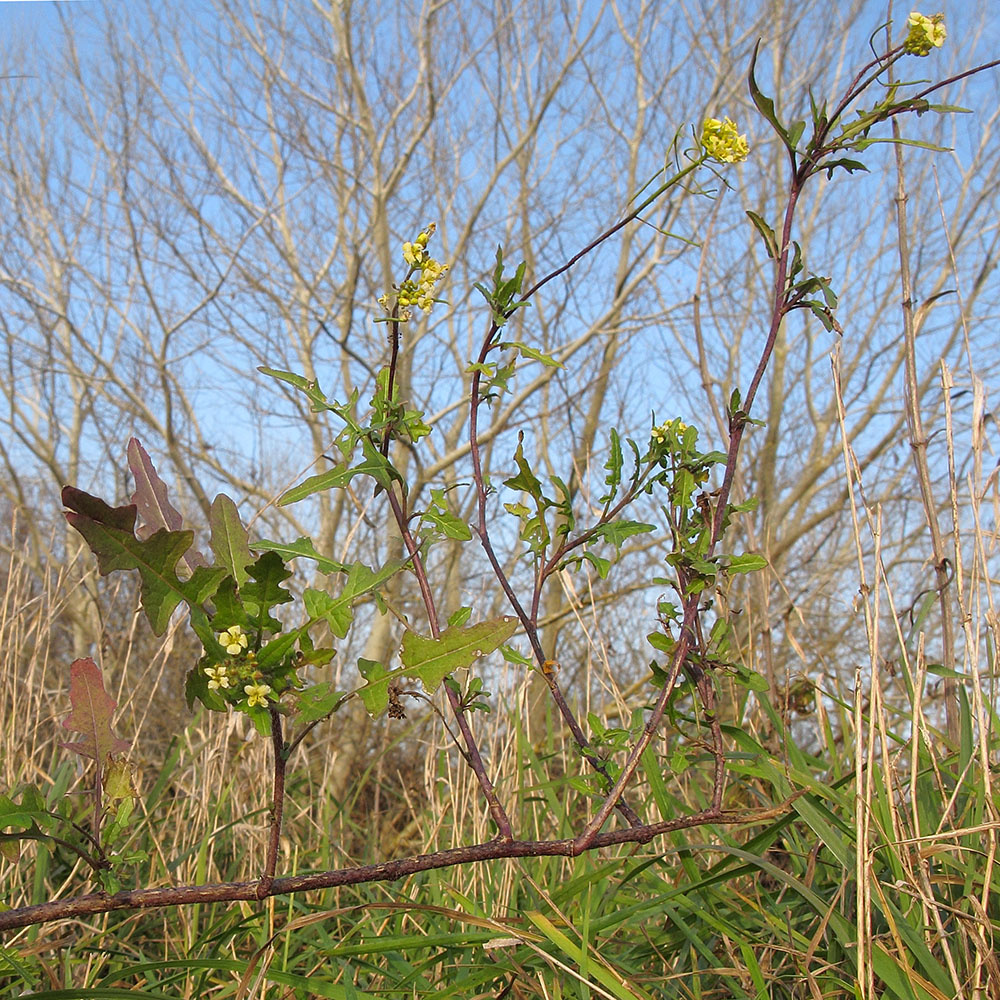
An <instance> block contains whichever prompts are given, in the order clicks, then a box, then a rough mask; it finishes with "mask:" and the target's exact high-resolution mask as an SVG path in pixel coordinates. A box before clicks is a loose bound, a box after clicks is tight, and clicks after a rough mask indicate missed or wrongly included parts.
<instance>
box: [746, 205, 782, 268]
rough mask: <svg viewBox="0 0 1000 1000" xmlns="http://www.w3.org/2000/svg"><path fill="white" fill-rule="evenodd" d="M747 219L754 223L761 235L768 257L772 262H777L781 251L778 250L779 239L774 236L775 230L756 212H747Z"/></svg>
mask: <svg viewBox="0 0 1000 1000" xmlns="http://www.w3.org/2000/svg"><path fill="white" fill-rule="evenodd" d="M747 218H749V220H750V221H751V222H752V223H753V226H754V229H756V230H757V232H758V233H760V237H761V239H762V240H763V241H764V248H765V249H766V250H767V255H768V257H770V258H771V260H777V259H778V256H779V254H780V250H779V249H778V238H777V236H775V235H774V230H773V229H772V228H771V227H770V226H769V225H768V224H767V223H766V222H765V221H764V220H763V218H761V216H759V215H758V214H757V213H756V212H747Z"/></svg>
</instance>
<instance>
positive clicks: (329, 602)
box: [302, 559, 409, 639]
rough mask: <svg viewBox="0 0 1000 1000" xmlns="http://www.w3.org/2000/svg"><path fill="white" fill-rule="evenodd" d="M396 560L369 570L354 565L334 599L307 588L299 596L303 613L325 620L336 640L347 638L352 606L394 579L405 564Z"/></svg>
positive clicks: (352, 618)
mask: <svg viewBox="0 0 1000 1000" xmlns="http://www.w3.org/2000/svg"><path fill="white" fill-rule="evenodd" d="M408 561H409V560H407V559H398V560H393V561H391V562H388V563H386V564H385V565H384V566H380V567H379V568H378V569H377V570H373V569H369V568H368V567H367V566H365V565H364V563H353V564H352V565H351V566H350V567H348V571H347V579H346V580H345V581H344V586H343V588H342V589H341V591H340V593H339V594H338V595H337V596H336V597H334V596H333V595H331V594H328V593H326V591H323V590H313V589H312V588H309V589H307V590H306V591H305V593H304V594H303V595H302V601H303V603H304V604H305V608H306V613H307V614H308V615H309V617H310V618H311V619H312V620H313V621H314V622H316V621H320V620H323V621H325V622H326V623H327V624H328V625H329V626H330V629H331V631H332V632H333V634H334V635H335V636H336V637H337V638H338V639H343V638H344V636H346V635H347V632H348V630H349V629H350V627H351V622H352V621H353V620H354V612H353V610H352V608H353V605H354V603H355V602H356V601H357V600H358V599H359V598H361V597H363V596H364V595H365V594H368V593H371V592H372V591H374V590H375V589H376V588H377V587H380V586H381V585H382V584H383V583H385V581H386V580H388V579H389V578H390V577H392V576H395V574H396V573H398V572H399V571H400V570H401V569H402V568H403V567H404V566H405V565H406V564H407V562H408Z"/></svg>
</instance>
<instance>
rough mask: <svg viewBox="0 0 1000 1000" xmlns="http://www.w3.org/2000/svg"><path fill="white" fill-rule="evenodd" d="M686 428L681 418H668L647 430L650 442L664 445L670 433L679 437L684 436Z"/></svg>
mask: <svg viewBox="0 0 1000 1000" xmlns="http://www.w3.org/2000/svg"><path fill="white" fill-rule="evenodd" d="M686 430H687V424H686V423H684V422H683V421H682V420H676V419H675V420H668V421H667V422H666V423H665V424H660V426H659V427H654V428H653V429H652V430H651V431H650V432H649V436H650V439H651V443H652V444H658V445H664V444H666V443H667V439H668V438H669V437H670V435H671V434H673V435H674V436H675V437H677V438H681V437H683V436H684V432H685V431H686Z"/></svg>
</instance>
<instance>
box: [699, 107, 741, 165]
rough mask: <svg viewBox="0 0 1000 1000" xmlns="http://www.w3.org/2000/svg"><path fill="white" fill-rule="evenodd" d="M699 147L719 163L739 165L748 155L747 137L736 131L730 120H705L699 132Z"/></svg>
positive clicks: (733, 123) (734, 123) (734, 124)
mask: <svg viewBox="0 0 1000 1000" xmlns="http://www.w3.org/2000/svg"><path fill="white" fill-rule="evenodd" d="M701 146H702V149H704V150H705V152H706V153H708V155H709V156H710V157H711V158H712V159H713V160H718V161H719V163H741V162H742V161H743V160H745V159H746V158H747V157H748V156H749V155H750V144H749V143H748V142H747V137H746V136H745V135H740V134H739V133H738V132H737V131H736V122H734V121H733V120H732V118H723V119H721V120H720V119H718V118H706V119H705V124H704V125H703V126H702V130H701Z"/></svg>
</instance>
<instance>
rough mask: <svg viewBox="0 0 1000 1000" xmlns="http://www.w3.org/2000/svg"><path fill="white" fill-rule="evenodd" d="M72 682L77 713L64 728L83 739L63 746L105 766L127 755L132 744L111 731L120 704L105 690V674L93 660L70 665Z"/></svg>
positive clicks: (70, 715) (71, 701) (71, 715)
mask: <svg viewBox="0 0 1000 1000" xmlns="http://www.w3.org/2000/svg"><path fill="white" fill-rule="evenodd" d="M69 678H70V680H69V700H70V703H71V704H72V706H73V710H72V711H71V712H70V714H69V716H68V717H67V718H66V719H64V720H63V724H62V725H63V728H64V729H69V730H71V731H72V732H74V733H83V739H82V740H80V741H79V742H78V743H61V744H60V746H63V747H65V748H66V749H67V750H73V751H75V752H76V753H78V754H80V756H81V757H89V758H91V759H92V760H96V761H99V762H100V763H101V764H102V766H103V764H104V761H105V760H107V758H108V756H109V755H111V754H116V753H124V752H125V751H126V750H128V748H129V746H130V744H129V741H128V740H123V739H120V738H119V737H117V736H115V734H114V731H113V730H112V728H111V718H112V714H113V712H114V710H115V708H116V706H117V702H115V700H114V699H113V698H112V697H111V696H110V695H109V694H108V693H107V691H105V690H104V680H103V678H102V677H101V671H100V669H99V668H98V666H97V664H96V663H94V661H93V660H92V659H91V658H90V657H89V656H88V657H87V658H86V659H81V660H74V661H73V662H72V663H71V664H70V668H69Z"/></svg>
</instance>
